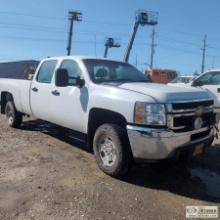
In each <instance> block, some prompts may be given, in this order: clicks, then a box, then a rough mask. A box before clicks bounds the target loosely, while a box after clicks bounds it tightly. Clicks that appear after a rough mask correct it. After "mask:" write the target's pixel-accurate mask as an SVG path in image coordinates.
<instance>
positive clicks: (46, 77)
mask: <svg viewBox="0 0 220 220" xmlns="http://www.w3.org/2000/svg"><path fill="white" fill-rule="evenodd" d="M56 64H57V61H56V60H49V61H45V62H44V63H43V64H42V65H41V67H40V70H39V72H38V75H37V81H38V82H41V83H51V80H52V77H53V73H54V70H55V67H56Z"/></svg>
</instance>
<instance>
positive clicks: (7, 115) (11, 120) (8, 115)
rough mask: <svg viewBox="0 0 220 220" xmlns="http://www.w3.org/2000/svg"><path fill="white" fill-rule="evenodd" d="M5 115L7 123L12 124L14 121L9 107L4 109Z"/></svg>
mask: <svg viewBox="0 0 220 220" xmlns="http://www.w3.org/2000/svg"><path fill="white" fill-rule="evenodd" d="M6 117H7V119H8V123H9V124H12V123H13V121H14V117H13V112H12V110H11V109H10V108H7V109H6Z"/></svg>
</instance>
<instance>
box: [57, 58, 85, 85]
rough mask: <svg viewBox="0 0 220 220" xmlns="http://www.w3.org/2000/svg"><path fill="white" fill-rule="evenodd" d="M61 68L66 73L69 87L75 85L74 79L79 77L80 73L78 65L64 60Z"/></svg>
mask: <svg viewBox="0 0 220 220" xmlns="http://www.w3.org/2000/svg"><path fill="white" fill-rule="evenodd" d="M61 68H63V69H66V70H67V71H68V74H69V85H74V84H75V83H76V79H75V77H79V76H80V75H81V73H82V72H81V69H80V68H79V65H78V63H77V62H75V61H73V60H64V61H63V62H62V64H61Z"/></svg>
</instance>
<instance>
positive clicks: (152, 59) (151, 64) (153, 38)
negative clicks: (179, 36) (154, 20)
mask: <svg viewBox="0 0 220 220" xmlns="http://www.w3.org/2000/svg"><path fill="white" fill-rule="evenodd" d="M155 36H156V32H155V28H154V27H153V29H152V34H151V54H150V69H152V68H153V64H154V54H155V49H154V48H155V47H156V46H157V45H156V44H155Z"/></svg>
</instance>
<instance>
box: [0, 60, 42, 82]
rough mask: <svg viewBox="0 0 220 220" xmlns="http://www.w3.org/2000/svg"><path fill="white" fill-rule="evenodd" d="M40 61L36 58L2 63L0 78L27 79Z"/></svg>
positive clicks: (0, 64) (0, 65)
mask: <svg viewBox="0 0 220 220" xmlns="http://www.w3.org/2000/svg"><path fill="white" fill-rule="evenodd" d="M38 64H39V61H36V60H24V61H15V62H7V63H0V78H10V79H27V78H28V75H29V74H32V73H33V72H34V71H35V70H36V68H37V66H38Z"/></svg>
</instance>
